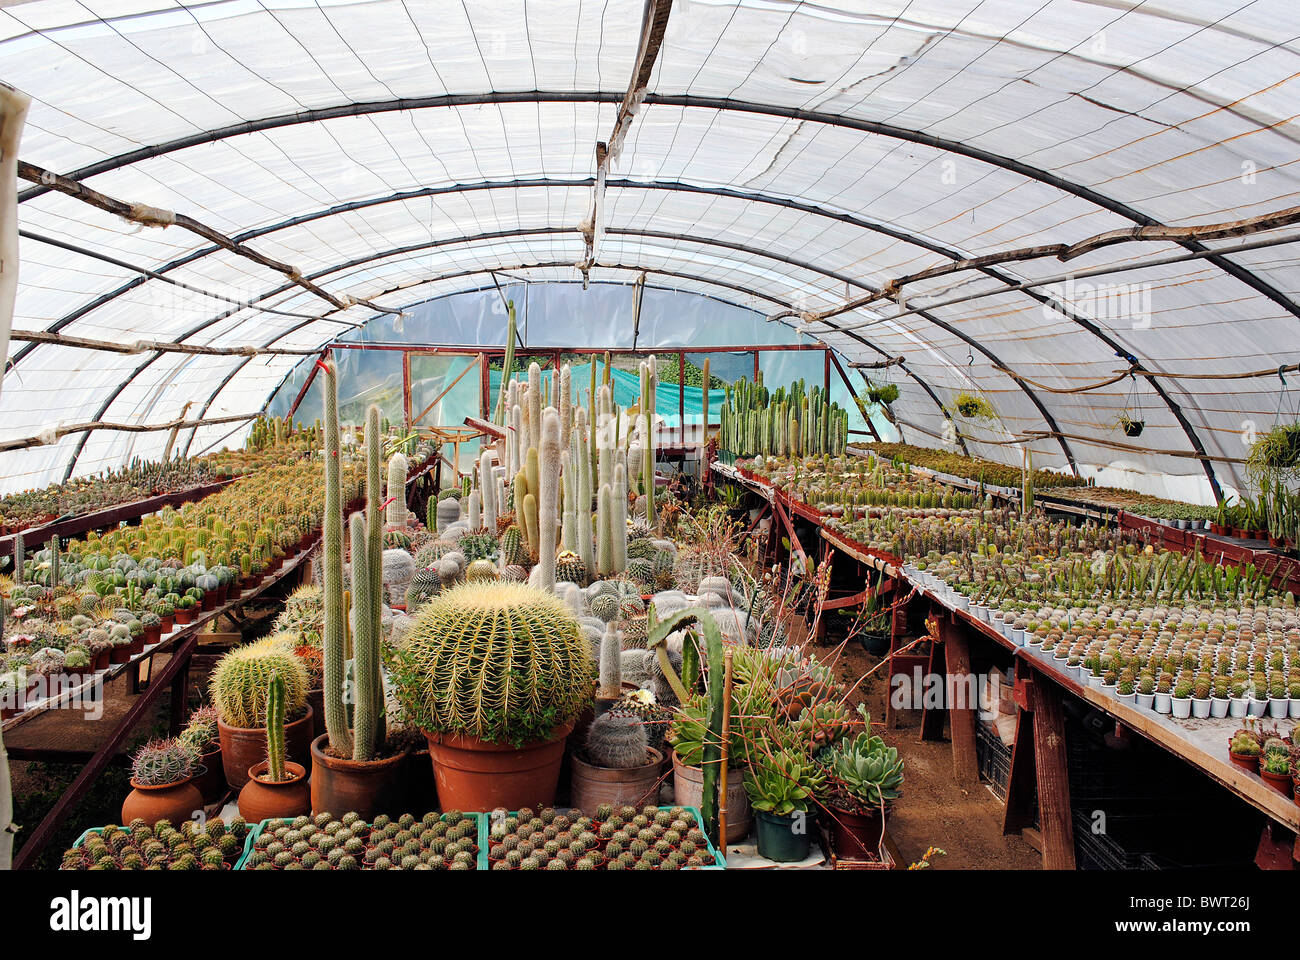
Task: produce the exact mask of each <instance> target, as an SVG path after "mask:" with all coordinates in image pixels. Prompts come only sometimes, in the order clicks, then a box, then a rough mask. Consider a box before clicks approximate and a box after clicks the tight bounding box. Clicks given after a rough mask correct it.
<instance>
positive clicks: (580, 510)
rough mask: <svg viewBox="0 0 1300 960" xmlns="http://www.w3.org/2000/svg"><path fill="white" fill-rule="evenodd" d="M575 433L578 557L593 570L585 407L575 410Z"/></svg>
mask: <svg viewBox="0 0 1300 960" xmlns="http://www.w3.org/2000/svg"><path fill="white" fill-rule="evenodd" d="M573 429H574V433H575V434H576V435H577V450H576V452H575V455H574V457H573V459H572V460H571V462H570V469H572V470H574V471H575V473H576V474H577V476H576V479H575V482H574V494H575V496H576V502H575V503H574V505H573V511H574V519H575V521H576V529H575V530H574V539H576V540H577V549H578V556H579V557H581V558H582V562H583V565H584V566H585V567H586V568H587V572H588V573H590V572H591V571H592V570H593V569H594V568H595V557H594V556H593V553H594V550H595V547H594V541H595V535H594V532H593V528H592V513H591V508H592V502H591V497H592V487H591V479H592V478H591V475H592V468H591V437H590V435H589V434H588V432H587V414H586V411H585V410H583V409H582V408H579V409H578V410H576V411H575V412H574V423H573Z"/></svg>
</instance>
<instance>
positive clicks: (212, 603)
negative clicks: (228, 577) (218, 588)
mask: <svg viewBox="0 0 1300 960" xmlns="http://www.w3.org/2000/svg"><path fill="white" fill-rule="evenodd" d="M216 608H217V594H216V592H215V591H212V590H206V591H204V593H203V597H202V599H200V600H199V609H201V610H215V609H216Z"/></svg>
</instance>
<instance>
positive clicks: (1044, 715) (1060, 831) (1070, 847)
mask: <svg viewBox="0 0 1300 960" xmlns="http://www.w3.org/2000/svg"><path fill="white" fill-rule="evenodd" d="M1033 703H1034V765H1035V766H1036V767H1037V770H1038V826H1039V829H1040V830H1041V831H1042V834H1043V867H1044V868H1045V869H1048V870H1073V869H1074V865H1075V864H1074V817H1073V814H1072V812H1071V810H1070V771H1069V766H1068V764H1067V761H1066V753H1065V714H1064V712H1063V711H1062V710H1061V692H1060V689H1059V688H1058V687H1057V686H1056V685H1055V684H1051V683H1042V682H1041V681H1040V682H1035V683H1034V684H1033Z"/></svg>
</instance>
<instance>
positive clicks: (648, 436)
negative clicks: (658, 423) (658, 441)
mask: <svg viewBox="0 0 1300 960" xmlns="http://www.w3.org/2000/svg"><path fill="white" fill-rule="evenodd" d="M658 388H659V373H658V369H657V367H656V365H655V358H654V355H653V354H651V356H650V359H649V360H648V361H646V362H645V363H643V364H642V365H641V416H642V417H644V418H645V430H644V432H643V433H642V434H641V447H642V450H641V463H642V469H643V471H644V473H643V475H642V479H641V488H642V491H643V492H644V493H645V496H646V504H645V507H646V522H647V523H649V524H650V526H652V527H653V526H655V525H656V523H657V521H656V519H655V441H654V421H655V417H654V415H655V405H656V402H657V394H658ZM684 388H685V387H684V385H681V386H679V387H678V389H684Z"/></svg>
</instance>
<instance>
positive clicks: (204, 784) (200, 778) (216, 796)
mask: <svg viewBox="0 0 1300 960" xmlns="http://www.w3.org/2000/svg"><path fill="white" fill-rule="evenodd" d="M199 763H200V764H201V767H202V769H201V770H200V772H198V773H196V774H195V775H194V785H195V786H196V787H198V788H199V793H200V794H201V795H202V796H203V802H204V803H216V802H217V801H218V800H220V799H221V796H222V794H224V793H225V792H226V771H225V770H224V769H222V766H221V748H220V747H217V749H215V750H213V751H212V752H211V753H205V754H204V755H203V756H201V757H200V758H199Z"/></svg>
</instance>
